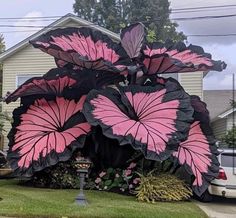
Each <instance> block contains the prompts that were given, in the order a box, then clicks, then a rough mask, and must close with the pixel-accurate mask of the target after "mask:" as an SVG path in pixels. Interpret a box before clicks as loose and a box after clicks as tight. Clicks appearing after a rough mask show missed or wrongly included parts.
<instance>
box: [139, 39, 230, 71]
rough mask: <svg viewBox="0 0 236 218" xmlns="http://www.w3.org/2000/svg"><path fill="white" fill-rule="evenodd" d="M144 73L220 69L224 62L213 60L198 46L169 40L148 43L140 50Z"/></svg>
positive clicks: (224, 66)
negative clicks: (174, 42) (163, 42)
mask: <svg viewBox="0 0 236 218" xmlns="http://www.w3.org/2000/svg"><path fill="white" fill-rule="evenodd" d="M142 52H143V66H144V68H143V70H144V72H145V73H146V74H165V73H184V72H194V71H201V72H202V71H209V70H215V71H222V70H223V69H225V68H226V64H225V63H224V62H221V61H214V60H212V59H211V55H210V54H207V53H205V52H204V50H203V49H202V48H201V47H200V46H195V45H190V46H188V47H187V46H186V45H185V44H184V43H177V44H173V43H171V42H166V43H165V44H162V43H152V44H148V45H146V46H145V47H144V49H143V50H142Z"/></svg>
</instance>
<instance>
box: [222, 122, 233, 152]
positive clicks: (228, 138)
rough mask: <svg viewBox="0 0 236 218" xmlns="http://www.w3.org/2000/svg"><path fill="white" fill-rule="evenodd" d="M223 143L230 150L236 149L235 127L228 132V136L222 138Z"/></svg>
mask: <svg viewBox="0 0 236 218" xmlns="http://www.w3.org/2000/svg"><path fill="white" fill-rule="evenodd" d="M222 141H223V142H225V143H226V144H227V145H228V147H229V148H233V147H236V127H235V126H233V128H232V129H230V130H228V131H227V132H226V134H225V135H224V136H223V137H222Z"/></svg>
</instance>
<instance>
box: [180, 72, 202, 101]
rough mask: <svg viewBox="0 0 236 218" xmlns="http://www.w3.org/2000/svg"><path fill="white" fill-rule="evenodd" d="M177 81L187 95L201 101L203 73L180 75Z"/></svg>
mask: <svg viewBox="0 0 236 218" xmlns="http://www.w3.org/2000/svg"><path fill="white" fill-rule="evenodd" d="M178 80H179V82H180V84H181V85H182V86H183V87H184V89H185V91H186V92H187V93H188V94H190V95H198V96H199V97H200V98H201V99H203V90H202V89H203V83H202V80H203V72H194V73H180V74H179V77H178Z"/></svg>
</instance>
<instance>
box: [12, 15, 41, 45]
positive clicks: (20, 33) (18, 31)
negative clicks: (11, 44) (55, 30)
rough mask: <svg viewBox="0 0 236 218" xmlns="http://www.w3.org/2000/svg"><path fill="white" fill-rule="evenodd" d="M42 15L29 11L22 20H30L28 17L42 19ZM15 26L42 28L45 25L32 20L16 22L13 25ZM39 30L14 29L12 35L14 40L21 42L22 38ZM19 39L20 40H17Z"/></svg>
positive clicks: (38, 20)
mask: <svg viewBox="0 0 236 218" xmlns="http://www.w3.org/2000/svg"><path fill="white" fill-rule="evenodd" d="M42 16H43V14H42V12H40V11H31V12H29V13H27V14H26V15H25V16H23V18H30V17H42ZM14 25H15V26H44V25H45V23H44V22H43V21H42V20H40V19H37V20H35V19H32V20H24V19H22V20H20V19H19V20H18V21H17V22H15V23H14ZM40 29H41V28H32V27H15V29H14V31H16V33H15V34H14V38H15V40H18V42H19V41H21V40H22V39H24V38H27V37H28V36H30V35H32V34H34V33H35V32H37V31H39V30H40ZM19 39H20V40H19Z"/></svg>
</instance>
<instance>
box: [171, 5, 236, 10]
mask: <svg viewBox="0 0 236 218" xmlns="http://www.w3.org/2000/svg"><path fill="white" fill-rule="evenodd" d="M227 7H236V5H235V4H232V5H215V6H201V7H191V8H172V11H185V10H200V9H207V8H227Z"/></svg>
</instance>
